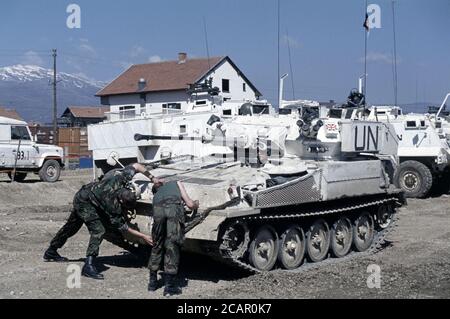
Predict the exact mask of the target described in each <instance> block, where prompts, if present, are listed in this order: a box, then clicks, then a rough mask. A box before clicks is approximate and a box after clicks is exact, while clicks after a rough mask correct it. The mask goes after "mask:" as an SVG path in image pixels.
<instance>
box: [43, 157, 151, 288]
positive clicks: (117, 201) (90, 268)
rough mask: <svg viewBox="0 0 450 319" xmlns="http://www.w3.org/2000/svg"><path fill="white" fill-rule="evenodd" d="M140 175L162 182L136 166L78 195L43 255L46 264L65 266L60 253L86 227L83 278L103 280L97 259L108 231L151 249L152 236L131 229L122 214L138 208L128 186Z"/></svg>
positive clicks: (86, 187)
mask: <svg viewBox="0 0 450 319" xmlns="http://www.w3.org/2000/svg"><path fill="white" fill-rule="evenodd" d="M137 173H143V174H144V175H146V176H147V177H149V178H151V179H152V180H153V182H159V180H158V179H157V178H154V177H153V176H152V175H151V174H150V173H149V172H148V171H146V169H145V167H144V166H142V165H140V164H134V165H131V166H128V167H126V168H125V169H124V170H123V171H120V172H117V173H115V174H110V175H107V176H106V177H105V178H104V179H103V180H101V181H99V182H95V183H91V184H88V185H85V186H83V187H82V188H81V190H79V191H78V193H77V194H76V195H75V198H74V201H73V209H72V213H71V214H70V216H69V219H68V221H67V223H66V224H65V225H64V226H63V227H62V228H61V230H60V231H59V232H58V233H57V234H56V236H55V237H54V238H53V240H52V241H51V243H50V247H49V248H48V249H47V251H46V252H45V254H44V260H45V261H54V262H64V261H67V258H65V257H61V256H60V255H59V254H58V252H57V250H58V249H60V248H62V247H63V246H64V244H65V243H66V241H67V240H68V239H69V238H71V237H72V236H74V235H75V234H76V233H77V232H78V231H79V230H80V229H81V227H82V226H83V224H84V225H86V227H87V229H88V230H89V234H90V239H89V245H88V249H87V253H86V256H87V258H86V262H85V264H84V267H83V270H82V275H83V276H85V277H89V278H93V279H103V275H102V274H100V273H99V272H98V271H97V268H96V267H95V263H94V261H95V258H96V257H97V256H98V255H99V249H100V244H101V242H102V240H103V236H104V235H105V232H106V229H105V228H111V229H113V230H118V231H120V232H122V233H123V234H125V233H129V234H131V235H134V236H135V237H137V238H141V239H142V240H144V242H146V243H147V244H148V245H152V239H151V238H150V236H147V235H145V234H142V233H140V232H138V231H136V230H134V229H131V228H129V227H128V224H127V222H126V220H125V216H124V214H123V209H124V208H131V207H132V206H133V205H135V204H136V200H137V198H136V194H135V193H134V192H133V191H132V190H130V189H128V188H127V187H126V186H127V184H128V183H129V182H130V181H131V180H132V178H133V176H134V175H135V174H137Z"/></svg>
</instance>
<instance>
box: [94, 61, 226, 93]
mask: <svg viewBox="0 0 450 319" xmlns="http://www.w3.org/2000/svg"><path fill="white" fill-rule="evenodd" d="M224 59H225V57H213V58H210V59H209V60H208V59H206V58H202V59H187V60H186V61H185V62H184V63H179V62H178V61H166V62H158V63H149V64H138V65H133V66H131V67H130V68H129V69H128V70H126V71H125V72H124V73H122V74H121V75H120V76H119V77H118V78H117V79H115V80H114V81H112V82H111V83H110V84H109V85H108V86H106V87H105V88H104V89H102V90H101V91H100V92H98V93H97V96H108V95H117V94H133V93H143V92H158V91H174V90H185V89H187V88H188V87H189V84H194V83H196V82H197V81H199V80H200V79H201V78H202V77H203V76H204V75H206V74H207V73H208V71H209V70H211V69H213V68H214V67H215V66H217V65H218V64H219V63H220V62H221V61H222V60H224ZM140 79H145V81H146V86H145V88H143V89H142V90H139V84H138V83H139V80H140Z"/></svg>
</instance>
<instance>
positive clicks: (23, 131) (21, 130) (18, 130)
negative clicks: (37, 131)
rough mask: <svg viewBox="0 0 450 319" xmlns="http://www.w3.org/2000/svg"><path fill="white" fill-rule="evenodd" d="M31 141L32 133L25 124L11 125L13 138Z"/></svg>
mask: <svg viewBox="0 0 450 319" xmlns="http://www.w3.org/2000/svg"><path fill="white" fill-rule="evenodd" d="M20 139H21V140H22V141H31V137H30V134H29V133H28V130H27V128H26V127H25V126H11V140H16V141H18V140H20Z"/></svg>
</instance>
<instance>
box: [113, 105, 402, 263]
mask: <svg viewBox="0 0 450 319" xmlns="http://www.w3.org/2000/svg"><path fill="white" fill-rule="evenodd" d="M321 113H322V112H319V114H321ZM291 119H292V120H289V118H283V119H277V118H273V120H272V122H271V123H268V122H267V121H266V122H263V123H258V122H257V121H256V120H255V119H251V117H249V118H248V120H249V121H250V122H249V123H245V118H243V117H240V118H239V119H238V120H236V121H234V120H228V121H225V120H223V119H220V118H218V117H214V116H212V118H211V119H210V121H208V125H210V126H211V131H212V132H214V133H213V134H212V136H204V137H201V138H198V137H192V139H200V140H201V141H202V143H216V144H219V145H222V146H227V147H228V148H229V149H230V150H231V152H229V153H226V154H211V155H210V156H206V157H201V158H192V157H188V158H177V159H167V160H164V161H160V162H155V163H154V164H153V171H152V172H153V174H155V175H156V176H158V177H163V178H165V179H166V181H175V180H176V181H182V182H183V183H184V185H185V187H186V189H187V192H188V193H189V194H190V196H191V197H192V198H194V199H199V200H200V209H199V210H198V211H197V212H188V215H187V216H188V217H187V224H186V243H185V249H186V250H188V251H192V252H197V253H201V254H206V255H208V256H211V257H214V258H218V259H219V260H221V261H223V262H225V263H229V264H232V265H234V266H237V267H241V268H244V269H247V270H253V271H270V270H272V269H274V268H275V267H282V268H284V269H288V270H293V269H297V268H299V267H300V266H302V265H303V264H304V263H305V261H306V260H308V261H309V262H312V263H318V262H321V261H323V260H325V259H326V258H328V257H336V258H340V257H344V256H346V255H348V254H350V253H352V252H353V253H356V252H365V251H374V250H377V249H379V248H380V247H382V245H383V242H384V238H385V235H386V234H387V232H389V230H390V229H392V227H393V224H394V222H395V219H396V210H397V207H399V206H401V205H403V204H405V201H404V199H403V193H402V192H401V191H400V190H399V189H397V188H396V187H395V186H394V185H393V182H392V181H393V174H394V167H395V165H396V163H395V157H389V156H386V157H381V156H379V155H378V153H379V151H380V149H382V148H388V147H389V145H390V144H392V143H393V142H394V141H393V139H392V138H391V136H390V135H389V134H387V132H386V130H387V125H386V124H385V123H377V122H369V121H353V120H349V119H345V118H330V117H329V116H327V117H323V118H322V117H316V118H311V117H310V116H308V117H305V118H303V119H294V118H291ZM141 133H145V132H141ZM247 133H252V134H247ZM134 138H135V140H137V141H142V140H157V139H167V138H172V139H183V140H185V139H186V137H184V136H183V137H178V136H152V135H140V134H137V135H135V136H134ZM392 147H394V148H395V145H394V146H392ZM135 183H136V185H139V186H140V187H141V190H142V200H141V201H140V203H139V206H138V208H137V209H136V212H134V213H132V214H130V216H129V217H130V223H131V224H134V227H138V228H139V229H140V230H141V231H144V232H146V231H147V232H149V231H150V227H151V215H152V205H151V199H152V194H151V192H149V190H150V189H151V184H150V182H149V181H148V180H147V181H146V180H145V178H144V177H142V178H137V180H136V181H135ZM109 239H110V240H111V238H109ZM126 240H127V241H128V244H127V245H124V244H123V242H118V241H120V240H119V239H117V238H116V242H115V243H116V244H119V245H122V247H126V248H127V249H129V250H130V251H134V252H139V251H142V250H140V249H144V250H145V248H143V247H142V246H140V243H139V242H137V241H135V240H134V239H133V238H127V239H126ZM130 243H131V245H130Z"/></svg>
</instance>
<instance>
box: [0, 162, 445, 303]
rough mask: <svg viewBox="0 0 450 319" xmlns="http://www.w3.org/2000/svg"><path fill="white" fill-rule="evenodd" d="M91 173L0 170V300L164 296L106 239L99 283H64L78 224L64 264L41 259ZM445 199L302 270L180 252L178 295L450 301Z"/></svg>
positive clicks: (414, 209)
mask: <svg viewBox="0 0 450 319" xmlns="http://www.w3.org/2000/svg"><path fill="white" fill-rule="evenodd" d="M90 174H91V171H89V170H87V171H76V172H64V174H63V176H62V178H61V179H62V181H61V182H58V183H56V184H45V183H40V182H38V179H36V178H33V177H32V178H30V179H28V180H27V181H26V183H24V184H11V183H9V182H8V181H7V178H3V177H1V176H0V298H50V299H54V298H162V291H161V290H159V291H157V292H155V293H151V294H150V293H148V292H147V291H146V286H147V279H148V273H147V270H146V269H145V267H143V265H142V264H140V263H139V261H138V260H137V259H136V258H135V257H133V256H131V255H129V254H127V253H125V252H123V251H122V250H121V249H120V248H117V247H115V246H113V245H111V244H109V243H106V242H105V243H104V244H103V245H102V250H101V254H102V257H101V258H99V261H100V262H101V263H102V264H103V265H104V266H103V267H102V270H104V275H105V278H106V280H105V281H103V282H97V281H92V280H88V279H85V278H83V279H82V282H81V288H80V289H69V288H67V277H68V275H69V273H68V272H67V267H68V266H69V265H71V264H76V265H80V266H81V265H82V264H83V260H82V257H83V256H84V252H85V249H86V245H87V241H88V233H87V231H86V230H85V229H84V228H83V229H82V231H81V232H80V233H79V234H77V235H76V236H75V237H74V238H73V239H71V240H69V242H68V243H67V245H66V247H64V249H62V250H61V253H62V254H63V255H65V256H67V257H69V258H71V259H72V261H71V262H70V263H68V264H54V263H44V262H43V261H42V254H43V252H44V250H45V249H46V248H47V245H48V243H49V241H50V240H51V238H52V236H53V235H54V234H55V233H56V232H57V231H58V229H59V228H60V227H61V226H62V225H63V224H64V221H65V219H66V218H67V215H68V211H69V209H70V205H71V201H72V198H73V195H74V194H75V192H76V191H77V190H78V189H79V187H80V186H81V185H82V184H83V183H86V182H88V181H89V180H90V178H91V175H90ZM449 204H450V197H449V196H448V195H443V196H440V197H436V198H430V199H425V200H410V201H409V206H408V207H405V208H402V209H401V211H400V220H399V223H398V227H397V229H396V231H395V232H394V233H392V234H391V235H390V237H389V240H390V241H391V242H392V244H391V246H389V247H387V248H385V249H384V250H383V251H382V252H380V253H378V254H376V255H371V256H356V257H354V258H350V259H348V260H339V261H336V260H333V261H332V262H328V263H326V264H322V265H321V266H320V267H312V268H311V269H310V268H308V269H307V270H304V271H300V272H295V273H292V272H285V271H274V272H271V273H267V274H260V275H252V276H249V275H248V274H245V273H241V272H237V271H236V270H234V269H230V268H228V267H227V266H224V265H222V264H220V263H217V262H215V261H213V260H211V259H209V258H206V257H203V256H197V255H193V254H184V255H183V257H182V265H181V268H182V276H183V277H184V278H185V279H184V286H185V287H184V289H183V295H182V298H227V299H235V298H252V299H253V298H254V299H264V298H449V297H450V267H448V265H449V263H450V218H449V216H450V205H449ZM372 264H376V265H379V266H380V267H381V288H380V289H369V288H368V287H367V278H368V276H369V274H368V273H367V268H368V266H369V265H372Z"/></svg>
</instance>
